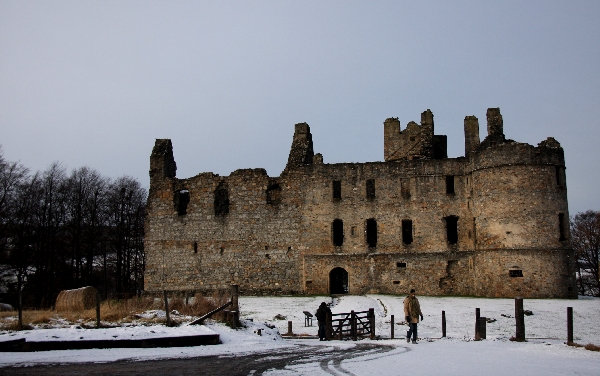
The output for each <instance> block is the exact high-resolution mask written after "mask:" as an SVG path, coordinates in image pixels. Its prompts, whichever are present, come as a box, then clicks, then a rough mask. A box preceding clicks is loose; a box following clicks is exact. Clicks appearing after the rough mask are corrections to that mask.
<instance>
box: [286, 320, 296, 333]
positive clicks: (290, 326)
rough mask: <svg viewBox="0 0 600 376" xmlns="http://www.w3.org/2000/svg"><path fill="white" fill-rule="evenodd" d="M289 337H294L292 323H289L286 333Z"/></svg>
mask: <svg viewBox="0 0 600 376" xmlns="http://www.w3.org/2000/svg"><path fill="white" fill-rule="evenodd" d="M286 335H287V336H293V335H294V332H293V331H292V322H291V321H288V332H287V333H286Z"/></svg>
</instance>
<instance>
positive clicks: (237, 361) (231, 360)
mask: <svg viewBox="0 0 600 376" xmlns="http://www.w3.org/2000/svg"><path fill="white" fill-rule="evenodd" d="M392 350H397V351H394V353H397V352H398V350H400V352H405V351H408V349H403V348H397V347H394V346H389V345H382V344H374V343H358V344H357V345H356V346H355V347H352V348H345V349H341V348H338V347H336V346H335V345H332V346H331V347H325V348H324V347H316V346H307V345H297V346H293V347H290V348H285V349H280V350H276V351H271V352H259V353H252V354H247V355H228V356H225V355H216V356H205V357H197V358H186V359H163V360H155V361H118V362H112V363H76V364H60V365H59V364H49V365H45V366H33V367H8V368H0V374H2V375H7V376H9V375H36V376H39V375H142V374H143V375H157V376H165V375H213V376H214V375H228V376H229V375H262V374H263V373H264V372H266V371H268V370H283V369H286V367H288V368H287V369H286V371H288V372H291V374H298V375H301V374H306V372H310V373H313V372H315V371H318V370H319V369H320V370H321V371H322V372H321V373H325V374H331V375H352V376H356V375H354V374H353V373H352V372H350V371H348V370H346V369H345V368H344V366H343V364H342V361H344V360H350V359H352V358H356V357H359V356H365V355H368V356H369V358H370V359H372V358H377V357H382V356H389V355H392V354H391V353H390V354H386V353H389V352H390V351H392ZM309 369H313V371H309Z"/></svg>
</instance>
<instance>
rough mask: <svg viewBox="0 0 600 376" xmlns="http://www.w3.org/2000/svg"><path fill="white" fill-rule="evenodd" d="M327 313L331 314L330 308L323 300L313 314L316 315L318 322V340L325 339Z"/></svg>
mask: <svg viewBox="0 0 600 376" xmlns="http://www.w3.org/2000/svg"><path fill="white" fill-rule="evenodd" d="M327 314H330V315H331V309H329V307H328V306H327V304H326V303H325V302H323V303H321V305H320V306H319V309H317V313H316V314H315V316H317V322H318V323H319V341H325V340H326V339H327Z"/></svg>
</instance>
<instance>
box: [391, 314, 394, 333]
mask: <svg viewBox="0 0 600 376" xmlns="http://www.w3.org/2000/svg"><path fill="white" fill-rule="evenodd" d="M390 337H391V338H392V339H394V315H391V316H390Z"/></svg>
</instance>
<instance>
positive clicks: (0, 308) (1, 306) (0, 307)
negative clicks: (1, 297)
mask: <svg viewBox="0 0 600 376" xmlns="http://www.w3.org/2000/svg"><path fill="white" fill-rule="evenodd" d="M14 310H15V309H14V308H13V306H11V305H10V304H6V303H0V312H8V311H14Z"/></svg>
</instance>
